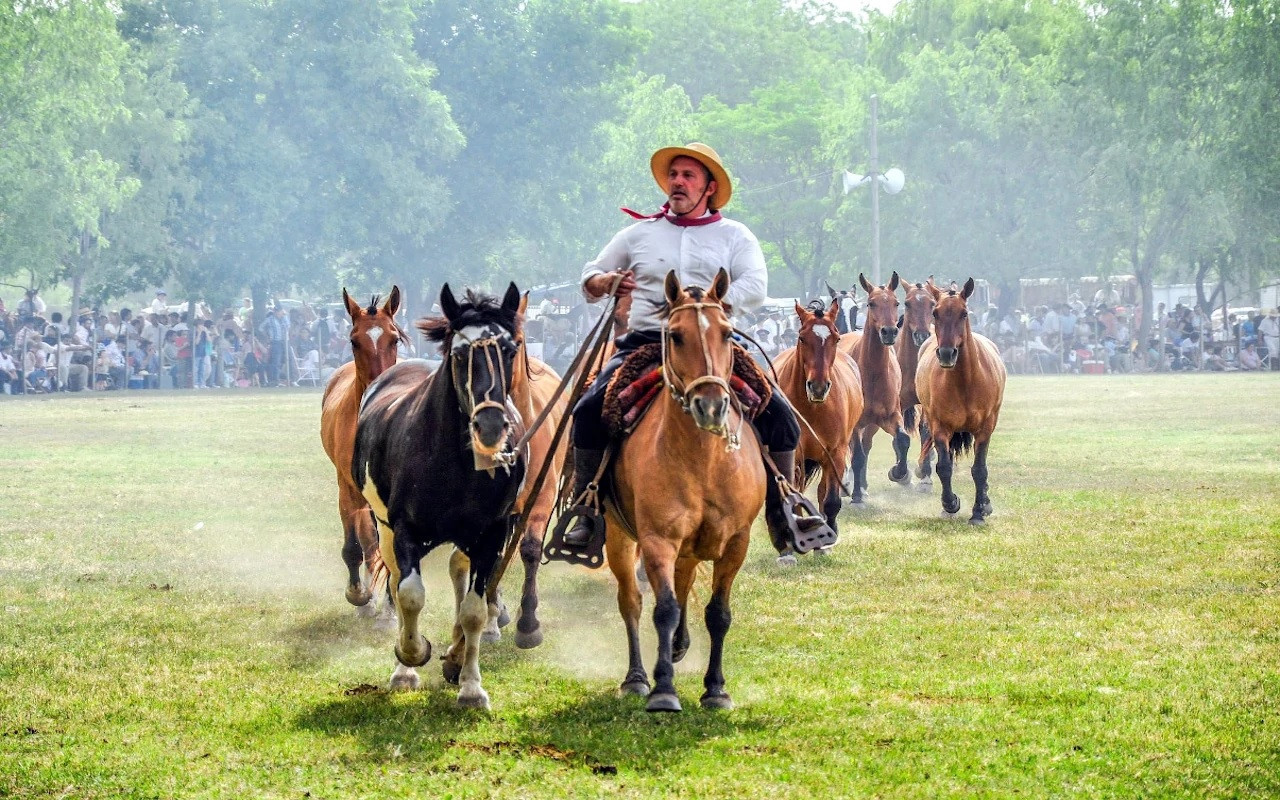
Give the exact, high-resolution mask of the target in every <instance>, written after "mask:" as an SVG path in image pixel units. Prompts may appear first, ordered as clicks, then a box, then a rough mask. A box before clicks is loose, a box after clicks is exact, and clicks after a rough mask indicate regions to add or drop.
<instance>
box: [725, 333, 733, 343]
mask: <svg viewBox="0 0 1280 800" xmlns="http://www.w3.org/2000/svg"><path fill="white" fill-rule="evenodd" d="M732 338H733V331H725V332H724V340H725V341H726V342H727V341H729V340H730V339H732Z"/></svg>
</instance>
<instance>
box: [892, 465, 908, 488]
mask: <svg viewBox="0 0 1280 800" xmlns="http://www.w3.org/2000/svg"><path fill="white" fill-rule="evenodd" d="M893 472H894V471H893V470H892V469H890V470H889V480H891V481H893V482H894V483H898V484H901V485H903V486H910V485H911V473H910V472H908V471H907V470H906V469H905V468H904V469H903V470H902V474H901V475H899V476H898V477H896V478H895V477H893Z"/></svg>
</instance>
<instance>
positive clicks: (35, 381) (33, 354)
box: [22, 335, 49, 392]
mask: <svg viewBox="0 0 1280 800" xmlns="http://www.w3.org/2000/svg"><path fill="white" fill-rule="evenodd" d="M26 345H27V346H26V347H25V348H24V352H23V354H22V372H23V374H24V375H26V377H27V391H29V392H47V391H49V384H48V377H49V373H47V372H46V371H45V360H44V343H43V342H41V341H40V338H39V337H38V336H34V335H32V336H28V337H27V340H26Z"/></svg>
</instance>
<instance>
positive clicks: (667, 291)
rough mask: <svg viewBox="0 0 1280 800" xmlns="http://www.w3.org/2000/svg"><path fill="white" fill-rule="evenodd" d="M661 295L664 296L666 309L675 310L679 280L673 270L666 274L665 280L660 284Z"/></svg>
mask: <svg viewBox="0 0 1280 800" xmlns="http://www.w3.org/2000/svg"><path fill="white" fill-rule="evenodd" d="M662 293H663V294H664V295H666V298H667V308H675V307H676V302H677V301H678V300H679V299H680V279H679V278H677V277H676V271H675V270H674V269H673V270H671V271H670V272H668V273H667V278H666V280H664V281H663V282H662Z"/></svg>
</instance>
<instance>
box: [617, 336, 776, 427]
mask: <svg viewBox="0 0 1280 800" xmlns="http://www.w3.org/2000/svg"><path fill="white" fill-rule="evenodd" d="M664 385H666V381H664V380H663V378H662V345H661V344H659V343H654V344H646V345H641V346H640V347H637V348H636V349H635V350H634V351H633V352H632V353H631V354H630V355H628V356H627V358H626V360H625V361H623V362H622V366H620V367H618V369H617V371H616V372H614V373H613V377H612V378H610V380H609V385H608V386H607V387H606V388H605V394H604V413H603V415H602V418H603V420H604V423H605V425H607V426H608V427H609V431H610V432H611V433H613V434H614V435H621V434H626V433H630V432H631V429H632V428H634V427H635V425H636V423H637V422H638V421H639V420H640V417H641V416H642V415H643V414H644V410H645V409H646V408H648V407H649V404H650V403H652V402H653V399H654V398H655V397H657V396H658V392H659V391H661V390H662V387H663V386H664ZM729 386H730V387H731V388H732V389H733V391H734V394H736V395H737V396H738V401H739V402H740V403H742V407H743V409H744V410H745V411H746V414H747V419H748V420H751V419H755V417H756V415H757V414H759V413H760V412H761V411H763V410H764V407H765V406H766V405H768V404H769V397H770V396H771V395H772V393H773V389H772V388H771V387H770V386H769V380H768V378H767V377H765V374H764V370H762V369H761V368H760V365H759V364H757V363H756V362H755V361H753V360H752V358H751V356H750V355H748V353H747V351H746V350H743V349H742V348H741V347H738V346H737V345H734V347H733V375H732V377H730V379H729Z"/></svg>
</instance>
